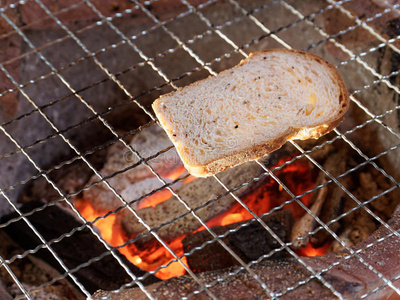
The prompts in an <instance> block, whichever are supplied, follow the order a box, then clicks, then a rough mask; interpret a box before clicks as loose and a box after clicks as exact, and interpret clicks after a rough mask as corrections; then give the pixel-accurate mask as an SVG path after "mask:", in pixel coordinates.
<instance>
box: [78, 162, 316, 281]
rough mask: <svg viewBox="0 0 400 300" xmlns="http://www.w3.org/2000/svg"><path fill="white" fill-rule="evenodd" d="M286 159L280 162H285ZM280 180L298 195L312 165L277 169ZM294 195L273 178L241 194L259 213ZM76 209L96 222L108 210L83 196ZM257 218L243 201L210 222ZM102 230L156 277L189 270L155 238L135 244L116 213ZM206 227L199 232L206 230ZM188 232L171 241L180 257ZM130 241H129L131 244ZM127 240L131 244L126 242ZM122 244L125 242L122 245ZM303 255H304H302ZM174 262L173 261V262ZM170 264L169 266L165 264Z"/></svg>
mask: <svg viewBox="0 0 400 300" xmlns="http://www.w3.org/2000/svg"><path fill="white" fill-rule="evenodd" d="M284 162H285V160H282V161H280V162H279V164H282V163H284ZM184 172H186V170H185V169H184V168H183V167H182V168H180V169H177V170H174V171H173V172H171V174H169V175H168V176H166V177H167V178H168V179H169V180H175V179H176V178H178V177H179V176H182V174H184ZM276 175H277V176H278V177H279V178H280V180H281V181H282V182H283V183H284V184H285V185H286V186H287V187H288V188H289V189H290V190H291V191H292V192H293V193H294V194H296V195H300V194H302V193H303V192H304V191H306V190H309V189H311V188H313V180H312V178H311V172H310V168H309V166H308V165H307V163H305V162H302V161H295V162H293V163H291V164H290V165H288V166H285V167H284V168H283V169H282V170H280V171H278V172H276ZM193 179H195V177H193V176H189V177H187V178H186V179H185V180H184V181H183V184H185V183H187V182H190V181H192V180H193ZM169 197H171V193H170V192H169V191H168V190H167V189H163V190H161V191H159V192H157V193H155V194H153V195H151V196H149V197H147V198H145V199H144V201H142V202H141V203H140V204H139V209H140V208H144V207H149V206H153V207H154V206H156V205H157V204H158V203H161V202H163V201H165V200H167V199H168V198H169ZM310 198H311V195H307V196H304V197H302V199H301V201H302V202H303V203H304V204H305V205H308V204H309V202H310ZM290 199H291V198H290V196H289V195H288V194H287V193H286V192H285V191H283V187H282V186H281V185H279V184H277V183H276V182H275V181H274V180H273V179H271V178H269V179H267V180H266V182H264V183H263V184H262V185H259V186H258V187H256V188H255V189H254V190H253V191H252V192H251V193H249V194H247V195H245V196H243V197H241V200H242V201H243V202H244V203H246V205H247V206H248V207H249V208H250V209H251V210H252V211H253V212H254V213H255V214H257V215H258V216H260V215H262V214H264V213H266V212H268V211H270V210H271V209H272V208H273V207H277V206H279V205H281V204H282V203H284V202H285V201H289V200H290ZM75 206H76V208H77V209H78V210H79V211H80V213H81V214H82V216H83V217H84V218H85V219H86V220H87V221H89V222H92V221H93V220H95V219H96V218H98V217H102V216H105V215H106V213H107V212H106V211H97V210H95V209H94V208H93V207H92V205H91V204H90V203H89V202H87V201H85V199H80V200H78V201H76V203H75ZM283 209H290V210H291V211H292V213H293V216H294V217H295V218H296V219H297V218H299V217H301V215H302V214H303V213H304V210H303V209H301V208H300V207H299V205H298V204H297V203H295V202H292V203H289V204H286V205H285V206H284V207H283ZM251 218H253V216H252V215H251V214H250V213H249V212H248V211H247V210H246V209H245V208H244V207H242V206H241V205H240V204H239V203H235V204H234V205H233V206H232V207H231V208H230V209H228V210H227V211H225V212H224V213H222V214H220V215H219V216H216V217H214V218H213V219H211V220H208V221H207V222H206V224H207V225H208V226H209V227H212V226H221V225H222V226H225V225H229V224H232V223H236V222H240V221H244V220H248V219H251ZM94 225H95V226H97V227H98V228H99V230H100V232H101V235H102V237H103V238H104V240H105V241H107V243H109V244H110V245H112V246H113V247H116V248H117V249H118V250H119V251H120V252H121V253H122V254H123V255H125V256H126V258H127V259H128V260H129V261H131V262H132V263H133V264H135V265H136V266H138V267H139V268H141V269H143V270H147V271H154V270H156V269H158V268H160V267H161V266H162V267H161V268H160V269H159V270H158V271H157V272H156V274H155V275H156V276H157V277H159V278H160V279H168V278H171V277H175V276H180V275H183V274H185V273H186V270H185V268H184V266H183V265H182V264H181V263H180V262H176V261H175V262H172V261H174V260H176V259H175V257H174V256H173V255H172V254H171V253H170V252H169V251H168V250H167V249H166V248H165V247H164V246H163V245H162V244H160V242H158V241H157V240H155V239H154V240H152V241H150V242H148V243H146V245H145V247H143V248H139V247H138V246H137V245H135V244H134V243H129V241H130V240H132V239H133V238H134V236H127V235H126V234H125V232H124V230H123V228H122V227H121V224H119V223H118V222H116V215H115V214H110V215H108V216H107V217H105V218H104V217H103V218H100V219H99V220H97V221H96V222H95V223H94ZM204 229H205V228H204V227H201V228H199V229H197V230H196V231H200V230H204ZM184 238H185V235H182V236H179V237H177V238H174V239H172V240H170V241H167V242H166V243H167V245H168V247H169V248H170V249H171V250H172V251H173V252H174V253H175V254H176V255H177V256H178V257H181V256H182V255H183V254H184V253H183V248H182V240H183V239H184ZM127 242H128V243H127ZM125 243H127V244H126V245H125ZM122 245H125V246H124V247H122ZM301 250H302V251H303V252H302V253H304V255H307V256H313V255H318V253H320V252H318V251H319V249H314V248H304V249H301ZM299 255H302V254H299ZM181 261H182V262H183V264H185V265H187V261H186V257H182V258H181ZM171 262H172V263H171ZM164 266H167V267H164Z"/></svg>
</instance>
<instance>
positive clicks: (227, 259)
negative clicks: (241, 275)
mask: <svg viewBox="0 0 400 300" xmlns="http://www.w3.org/2000/svg"><path fill="white" fill-rule="evenodd" d="M262 220H263V221H264V222H265V224H266V225H267V226H268V227H269V228H271V230H272V231H273V232H274V233H275V234H276V235H277V236H278V237H279V238H280V239H281V240H282V241H283V242H288V239H289V237H290V231H291V228H292V225H293V216H292V214H291V211H290V210H283V211H278V212H275V213H273V214H271V215H269V216H265V217H263V218H262ZM248 222H249V221H243V222H238V223H233V224H230V225H226V226H213V227H212V228H211V230H212V231H213V232H215V233H216V234H217V235H223V234H224V233H226V232H227V231H228V230H234V229H236V228H238V227H239V226H240V225H242V224H245V223H248ZM210 240H212V236H211V234H210V233H209V232H208V231H206V230H203V231H200V232H197V233H193V234H189V235H188V236H186V237H185V239H183V240H182V244H183V249H184V251H185V253H189V252H190V251H193V249H195V248H196V247H201V250H196V251H194V252H193V253H192V254H191V255H189V256H188V257H187V261H188V264H189V267H190V268H191V269H192V270H193V271H194V272H204V271H211V270H219V269H224V268H228V267H231V266H236V265H239V262H238V261H237V260H236V259H235V258H234V257H233V256H232V255H231V254H230V253H228V252H227V250H225V248H224V247H223V246H222V245H221V244H220V243H219V242H217V241H213V242H212V243H209V244H207V245H204V243H205V242H206V241H210ZM222 241H223V242H224V243H225V244H226V245H227V246H228V247H229V248H230V249H231V250H232V251H233V252H234V253H235V254H237V255H238V256H239V257H240V258H241V259H242V260H243V261H245V262H246V263H248V262H250V261H252V260H256V259H258V258H259V257H260V256H262V255H265V254H269V253H270V252H271V251H272V250H273V249H276V248H279V247H280V244H279V243H278V241H277V240H276V239H275V238H274V237H272V236H271V234H270V233H268V231H267V230H266V229H265V228H264V227H263V226H262V225H261V224H260V223H259V222H257V221H254V222H252V223H250V224H249V225H247V226H244V227H241V228H240V229H238V230H237V231H233V232H230V233H229V234H228V235H227V236H226V237H224V238H222ZM203 245H204V247H203ZM286 256H287V252H286V251H278V252H276V253H274V254H273V255H272V256H271V257H270V258H271V259H278V258H283V257H286Z"/></svg>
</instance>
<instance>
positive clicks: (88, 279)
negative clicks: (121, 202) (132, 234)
mask: <svg viewBox="0 0 400 300" xmlns="http://www.w3.org/2000/svg"><path fill="white" fill-rule="evenodd" d="M43 204H44V203H41V202H35V201H31V202H30V203H27V204H25V205H24V206H22V207H21V211H22V212H29V211H32V210H33V209H35V208H37V207H40V206H42V205H43ZM15 217H17V213H13V214H10V215H7V216H4V217H2V218H1V223H5V222H7V221H8V220H10V219H13V218H15ZM27 218H28V220H29V221H30V222H31V223H32V225H33V226H34V227H35V228H36V229H37V230H38V231H39V232H40V233H41V235H42V236H43V237H44V238H45V239H46V240H47V241H49V240H51V239H54V238H58V237H59V236H61V235H62V234H64V233H66V232H69V231H70V230H72V229H73V228H75V227H79V226H81V225H82V224H81V223H80V222H78V221H77V219H76V218H75V217H74V216H73V215H72V214H70V213H69V212H67V211H66V210H65V209H62V208H60V207H58V206H57V205H54V206H49V207H47V208H46V209H44V210H42V211H38V212H35V213H34V214H32V215H30V216H28V217H27ZM4 230H5V231H6V233H7V234H9V235H10V236H13V237H14V239H15V241H16V242H17V243H18V244H19V245H21V246H22V247H23V248H24V249H34V248H35V247H36V246H37V245H40V244H41V242H40V240H39V239H38V237H37V236H36V235H35V234H34V233H33V232H32V230H31V229H30V228H28V227H27V225H26V223H25V222H23V221H19V222H14V223H11V224H10V225H8V226H6V227H5V228H4ZM51 246H52V248H53V249H54V251H55V252H56V253H57V254H58V256H59V257H60V258H61V259H62V260H63V261H64V263H65V264H66V266H67V267H68V268H69V269H73V268H75V267H77V266H78V265H80V264H83V263H86V262H87V261H88V260H89V259H91V258H93V257H96V256H100V255H101V254H102V253H104V252H107V249H106V248H105V247H104V245H103V244H101V242H100V241H99V240H98V239H97V238H96V237H95V236H94V235H93V233H92V232H91V231H90V230H89V229H87V228H85V229H84V230H82V231H76V232H75V233H74V234H73V235H72V236H71V237H66V238H64V239H63V240H61V241H60V242H58V243H53V244H52V245H51ZM116 253H117V255H118V256H119V257H120V259H121V260H122V261H123V262H124V264H125V265H126V266H128V268H129V269H130V270H131V271H132V272H133V273H134V274H136V275H137V276H142V275H144V274H145V271H142V270H140V269H139V268H138V267H136V266H134V265H133V264H131V263H130V262H129V261H128V260H127V259H126V258H125V256H123V255H122V254H119V252H116ZM35 255H38V257H39V258H41V259H43V260H44V261H46V262H47V263H49V264H50V265H52V266H53V267H54V268H55V269H57V270H59V271H60V272H61V273H64V269H62V268H61V266H60V265H59V264H58V263H57V262H56V261H55V260H54V257H53V256H52V255H51V254H50V253H49V252H48V251H38V252H37V253H36V254H35ZM74 275H75V276H76V277H77V279H78V280H79V282H81V283H82V284H84V285H85V287H86V289H87V290H88V291H90V292H94V291H96V290H98V289H105V290H112V289H117V288H119V287H120V286H121V285H122V284H124V283H126V282H129V281H131V280H132V279H131V278H130V277H129V276H128V275H127V273H126V272H125V271H124V269H123V268H122V267H121V266H120V264H119V263H118V262H117V261H116V259H115V258H114V257H112V255H106V256H104V257H103V258H102V259H101V260H99V261H96V262H93V263H92V264H90V265H89V266H87V267H84V268H81V269H80V270H78V271H77V272H75V273H74ZM156 281H158V279H157V278H155V277H154V276H152V275H149V276H148V277H146V279H144V280H143V284H150V283H153V282H156Z"/></svg>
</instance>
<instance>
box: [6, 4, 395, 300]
mask: <svg viewBox="0 0 400 300" xmlns="http://www.w3.org/2000/svg"><path fill="white" fill-rule="evenodd" d="M0 6H1V7H0V34H1V35H0V45H1V46H0V49H1V50H0V69H1V75H0V87H1V89H0V106H1V107H2V110H1V112H0V122H1V125H0V129H1V133H0V140H1V143H0V149H1V155H0V174H1V176H0V193H1V197H0V217H1V222H0V230H1V232H0V234H1V237H2V242H1V245H0V270H1V272H0V296H1V297H0V298H2V299H9V298H10V299H11V298H16V299H23V298H27V299H48V298H50V297H54V299H84V298H96V299H119V298H121V299H122V298H123V297H125V298H130V299H132V298H138V299H140V297H143V298H150V299H155V298H160V299H164V298H165V299H178V298H184V299H190V298H193V299H197V298H199V299H200V298H201V299H202V298H205V299H208V298H211V299H226V298H240V297H241V299H243V298H248V299H250V298H251V299H253V298H254V299H290V298H291V297H294V295H296V297H300V298H302V299H303V298H304V299H306V298H307V299H308V298H311V299H312V298H317V297H318V298H326V299H330V298H339V299H348V298H360V299H364V298H365V299H379V298H380V297H387V298H389V297H392V298H391V299H396V296H397V295H398V296H400V288H399V287H398V286H399V284H398V279H399V278H400V263H399V262H400V257H399V254H398V253H397V252H398V251H397V249H398V246H399V241H400V240H399V237H400V234H399V229H400V225H399V224H400V223H399V219H398V218H399V212H398V210H396V206H397V204H398V201H397V199H398V195H397V193H398V187H399V178H400V172H399V170H398V168H397V166H398V163H399V162H400V154H399V150H398V148H399V146H400V143H399V137H400V135H399V120H400V118H399V112H398V108H399V106H398V101H399V94H400V91H399V85H398V78H399V77H398V73H399V71H398V68H399V65H400V58H399V57H400V56H399V55H400V44H399V41H398V39H399V37H400V32H399V28H400V3H398V2H397V1H393V0H343V1H334V0H326V1H317V0H307V1H301V2H300V1H291V0H274V1H248V0H229V1H219V0H208V1H205V0H204V1H202V0H193V1H186V0H166V1H157V0H153V1H141V0H132V1H122V0H116V1H105V0H104V1H103V0H84V1H73V0H71V1H62V3H61V1H50V0H26V1H22V0H21V1H0ZM266 48H287V49H291V48H296V49H302V50H305V51H310V52H313V53H316V54H318V55H319V56H321V57H324V58H325V59H326V60H328V61H330V62H332V63H333V64H334V65H335V66H336V67H337V68H338V70H339V71H340V73H341V74H342V76H343V78H344V80H345V83H346V85H347V87H348V89H349V92H350V94H351V96H350V98H351V108H350V109H349V112H348V114H347V115H346V120H345V121H344V122H343V123H342V124H341V125H340V126H339V127H338V128H337V129H335V130H334V131H333V132H331V133H330V134H329V135H327V136H326V137H323V138H321V139H319V140H316V141H306V142H297V141H292V142H289V143H287V145H285V146H284V147H283V148H282V149H280V150H278V151H276V152H275V153H273V154H271V155H270V156H269V157H267V158H266V159H262V160H258V161H255V162H252V164H251V166H252V167H251V168H253V169H254V170H257V172H256V174H255V173H251V174H252V175H251V177H245V176H243V177H240V176H241V174H242V173H245V171H246V170H247V169H248V168H249V167H243V166H242V167H243V168H245V169H240V172H239V171H236V173H235V171H232V170H228V172H231V173H226V172H224V174H228V175H221V174H218V175H215V176H213V177H211V178H208V179H204V180H207V181H201V180H203V179H201V180H200V179H195V178H193V177H192V176H190V175H189V174H187V173H186V172H185V171H184V170H183V168H182V165H181V163H180V160H179V157H177V156H176V153H175V152H174V148H173V147H172V146H171V145H170V144H168V141H164V140H163V138H162V136H160V135H162V134H163V133H162V131H161V130H160V128H159V125H158V123H157V120H156V118H155V116H154V113H153V111H152V110H151V103H152V102H153V101H154V100H155V99H156V98H157V97H159V96H160V95H162V94H164V93H167V92H169V91H172V90H176V89H178V88H179V87H183V86H185V85H187V84H189V83H191V82H195V81H197V80H199V79H202V78H206V77H207V76H215V75H217V74H218V73H219V72H220V71H222V70H224V69H227V68H229V67H232V66H234V65H236V64H237V63H238V62H239V61H240V60H241V59H243V58H246V57H248V55H249V54H250V53H251V52H253V51H256V50H260V49H266ZM154 128H155V129H154ZM154 132H156V133H154ZM160 132H161V133H160ZM133 141H134V142H133ZM143 141H144V142H143ZM163 141H164V142H165V143H164V142H163ZM141 143H142V144H141ZM236 143H237V141H230V145H229V146H231V147H235V145H236ZM327 161H329V163H327ZM108 163H110V164H112V168H111V167H110V168H109V169H107V164H108ZM290 168H292V169H290ZM300 168H302V169H301V170H302V171H301V173H299V172H300V171H299V170H300ZM138 170H139V171H138ZM233 170H234V169H233ZM236 170H239V169H236ZM291 172H292V173H291ZM172 173H173V175H171V174H172ZM128 174H129V175H128ZM143 174H145V175H143ZM288 174H292V175H288ZM140 176H142V177H140ZM127 178H128V179H127ZM132 178H133V179H132ZM232 178H235V179H236V181H232ZM146 180H147V181H146ZM145 181H146V182H148V183H146V188H144V189H141V190H140V193H139V185H137V183H138V182H140V184H142V183H143V182H145ZM124 182H129V184H126V183H124ZM305 182H307V184H306V183H305ZM206 184H207V187H206V188H205V189H204V191H203V192H202V193H201V196H199V197H202V195H204V194H205V193H206V194H207V195H206V196H207V197H205V198H204V199H203V200H202V201H200V199H197V202H196V201H194V202H193V201H190V200H189V199H188V197H189V196H187V194H183V193H182V192H180V191H181V190H182V189H183V188H184V187H185V186H188V185H196V186H197V187H199V188H201V186H205V185H206ZM140 186H141V185H140ZM208 187H211V190H207V188H208ZM243 191H244V192H243ZM261 191H262V192H261ZM255 193H258V194H257V195H259V194H260V193H264V194H265V193H268V194H269V195H270V194H273V193H274V194H273V195H272V196H271V197H275V198H274V199H278V200H279V201H280V202H279V204H277V205H272V204H271V205H270V204H268V205H269V207H268V209H266V210H265V211H261V212H259V211H258V210H257V207H259V206H260V204H259V203H260V201H261V200H257V201H259V202H256V205H255V206H251V205H250V204H249V203H248V202H246V200H245V199H247V198H251V197H253V198H254V199H261V198H260V197H258V196H254V195H255ZM264 194H263V195H264ZM156 195H158V196H157V197H158V199H159V198H160V197H161V198H163V200H166V201H165V203H172V204H163V205H164V206H163V207H164V208H165V207H166V205H171V207H173V208H174V209H175V208H176V209H178V208H177V207H179V213H178V214H176V215H174V214H173V213H171V214H169V213H166V214H165V218H164V219H163V220H160V221H157V222H158V223H157V222H156V221H154V220H153V219H152V216H154V214H155V213H156V211H157V207H160V206H157V205H161V204H160V203H157V204H152V205H150V204H149V205H147V204H143V203H144V201H146V200H148V199H155V198H157V197H156ZM210 195H211V196H210ZM248 195H250V196H248ZM251 195H253V196H251ZM274 195H275V196H274ZM197 196H198V195H197ZM197 196H196V197H197ZM90 197H92V199H94V200H93V201H89V203H86V202H84V200H85V199H89V198H90ZM246 197H247V198H246ZM193 198H195V197H194V196H193ZM228 198H229V199H230V200H229V201H230V202H229V201H228V202H226V200H224V199H228ZM99 199H112V201H111V200H110V201H109V203H107V204H105V203H104V202H103V201H102V200H101V201H100V200H99ZM262 199H264V198H262ZM282 199H283V200H282ZM307 199H308V200H307ZM333 199H335V201H336V202H334V201H333ZM195 200H196V199H195ZM278 200H274V201H275V202H276V201H278ZM105 201H106V200H105ZM224 201H225V202H224ZM271 201H272V200H271ZM323 201H324V202H323ZM163 203H164V202H163ZM222 203H223V204H222ZM84 205H86V206H84ZM96 205H97V206H96ZM108 205H109V206H108ZM221 205H222V206H224V207H225V206H226V209H230V208H231V207H234V208H235V209H236V210H235V211H234V212H233V213H232V214H231V215H229V216H230V217H229V218H230V220H231V221H230V222H225V223H218V224H217V225H218V226H216V224H214V223H209V221H210V220H211V219H212V217H211V216H210V214H211V213H215V211H216V210H218V207H220V206H221ZM153 206H154V207H153ZM88 207H90V208H91V209H92V210H94V211H96V214H94V215H92V216H91V217H90V218H89V217H88V212H87V209H88ZM287 208H290V209H287ZM239 209H241V213H238V211H239ZM331 209H332V210H333V211H334V212H332V213H331ZM160 210H161V209H160ZM204 211H205V212H206V213H203V212H204ZM289 211H290V212H291V213H290V216H288V214H289V213H288V212H289ZM328 211H329V212H328ZM239 214H242V215H243V214H246V216H247V217H246V218H244V219H236V217H237V216H238V215H239ZM297 214H298V215H297ZM293 216H294V217H293ZM213 217H214V216H213ZM282 219H285V220H286V219H290V220H289V221H288V222H287V223H282V222H283V221H282V222H281V221H279V222H278V221H277V220H282ZM107 220H108V221H109V222H106V221H107ZM182 220H183V222H182ZM225 220H226V219H225ZM357 221H359V222H361V223H359V224H357V223H356V222H357ZM102 222H103V224H105V225H103V226H102V225H101V223H102ZM179 222H182V223H183V224H186V225H188V224H189V225H190V226H193V228H191V229H190V232H188V231H184V232H178V233H176V234H175V235H174V236H171V235H170V236H168V235H166V233H165V232H168V234H170V232H171V230H172V229H171V228H175V227H174V226H175V225H176V224H178V223H179ZM363 222H364V223H363ZM58 223H60V224H61V225H60V226H59V227H60V228H57V229H54V228H53V227H56V224H58ZM132 224H133V225H132ZM288 224H290V226H289V225H288ZM186 225H185V226H186ZM189 225H188V226H189ZM182 226H183V225H182ZM287 226H289V227H290V229H289V231H288V232H289V233H281V232H282V230H283V229H282V228H283V227H287ZM121 227H122V230H123V234H121V239H120V240H116V238H115V236H116V233H111V234H110V233H108V235H107V233H106V232H105V231H104V230H103V229H104V228H106V229H107V228H108V229H113V230H114V229H115V230H117V229H121ZM178 227H179V226H178ZM186 227H187V226H186ZM186 227H185V228H186ZM46 228H47V229H46ZM102 228H103V229H102ZM128 228H139V229H129V230H133V231H130V232H128ZM199 228H202V231H200V230H199ZM223 228H224V229H223ZM250 229H251V231H245V234H240V232H242V230H250ZM134 230H137V231H134ZM49 232H50V233H49ZM251 232H253V233H254V232H255V234H253V235H250V233H251ZM183 234H185V235H186V236H185V237H184V236H183ZM318 235H319V237H318ZM247 236H249V237H250V238H247ZM79 237H80V239H79ZM178 237H181V238H180V239H179V240H175V242H171V239H172V238H178ZM260 237H262V238H260ZM317 237H318V238H317ZM28 239H29V242H27V241H28ZM267 239H268V240H269V243H270V244H268V245H269V246H265V247H264V246H263V247H264V248H263V249H264V250H263V251H264V252H260V251H261V250H259V248H257V247H255V249H256V250H251V251H252V252H251V253H250V252H249V249H250V248H251V249H253V248H252V247H254V243H256V244H257V245H259V246H260V248H262V247H261V246H262V245H264V241H265V240H267ZM247 240H250V241H249V243H250V244H251V245H252V246H247V244H246V243H247V242H246V241H247ZM251 240H253V242H252V241H251ZM85 241H86V243H89V244H84V243H85ZM194 241H196V242H194ZM254 241H256V242H254ZM182 243H183V244H184V247H183V248H182ZM185 243H186V244H185ZM177 244H179V245H178V246H179V247H180V248H179V247H178V248H177V246H176V245H177ZM155 245H157V247H156V246H155ZM185 245H186V246H185ZM243 245H244V246H243ZM257 245H256V246H257ZM133 247H135V248H134V249H133ZM310 247H311V248H310ZM80 248H85V249H84V251H85V252H81V250H80ZM328 248H329V251H328V250H326V249H328ZM160 249H161V250H160ZM177 249H179V250H177ZM210 249H211V250H210ZM307 249H308V250H307ZM310 249H311V250H310ZM321 249H322V250H321ZM324 249H325V250H324ZM139 250H140V251H142V252H140V253H139V252H138V251H139ZM82 251H83V250H82ZM87 251H89V252H87ZM135 251H136V252H135ZM160 251H161V253H163V256H162V257H161V256H160V254H159V253H160ZM207 251H208V252H207ZM318 251H323V253H322V252H321V253H320V252H318ZM75 252H76V253H75ZM145 252H146V255H147V256H149V257H150V256H154V257H156V256H157V259H158V260H159V261H160V262H159V263H158V264H157V265H155V264H152V263H149V262H148V261H146V263H145V260H146V259H145V258H144V256H143V255H144V254H143V253H145ZM82 253H85V254H82ZM138 253H139V254H138ZM202 253H203V254H202ZM204 253H205V254H204ZM249 253H250V254H249ZM254 253H255V254H254ZM313 253H314V254H313ZM315 254H323V255H321V256H317V257H312V256H313V255H315ZM74 255H75V256H74ZM196 255H198V256H197V258H195V257H196ZM201 255H203V256H201ZM130 256H131V257H130ZM213 256H215V257H216V262H212V263H208V261H209V259H210V257H211V258H212V257H213ZM160 257H161V258H160ZM128 259H129V260H128ZM196 259H197V261H198V262H197V265H196V267H194V264H196ZM225 260H227V261H229V262H228V263H227V264H226V265H221V266H220V265H219V264H220V262H221V261H225ZM207 264H209V266H208V267H209V268H208V269H207V267H204V269H202V268H203V266H204V265H207ZM216 264H217V265H218V266H216ZM135 265H137V266H135ZM27 266H29V267H27ZM94 266H97V267H96V268H97V269H96V268H95V271H93V267H94ZM37 268H38V269H40V272H39V271H37V270H36V269H37ZM200 269H201V270H200ZM174 270H178V271H176V272H177V273H174V272H175V271H174ZM38 272H39V273H40V274H41V275H40V276H39V275H37V274H38ZM96 272H97V273H96ZM29 274H31V275H30V277H29V276H28V275H29ZM99 274H100V275H99ZM96 276H100V277H96ZM175 276H177V277H175ZM31 277H32V278H33V279H32V278H31ZM38 277H40V278H38ZM172 277H173V278H172ZM169 278H172V279H169ZM160 279H163V280H165V281H160ZM96 290H99V291H96Z"/></svg>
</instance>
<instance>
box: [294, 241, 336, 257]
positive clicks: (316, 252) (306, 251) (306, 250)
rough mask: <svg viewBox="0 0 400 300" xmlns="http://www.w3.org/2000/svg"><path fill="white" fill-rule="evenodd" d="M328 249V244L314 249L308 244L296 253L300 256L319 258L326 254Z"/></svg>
mask: <svg viewBox="0 0 400 300" xmlns="http://www.w3.org/2000/svg"><path fill="white" fill-rule="evenodd" d="M329 247H330V244H329V243H325V244H324V245H323V246H322V247H319V248H315V247H314V246H313V245H311V243H308V244H307V246H305V247H303V248H300V249H299V250H297V251H296V253H297V254H298V255H300V256H320V255H324V254H326V253H328V250H329Z"/></svg>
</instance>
